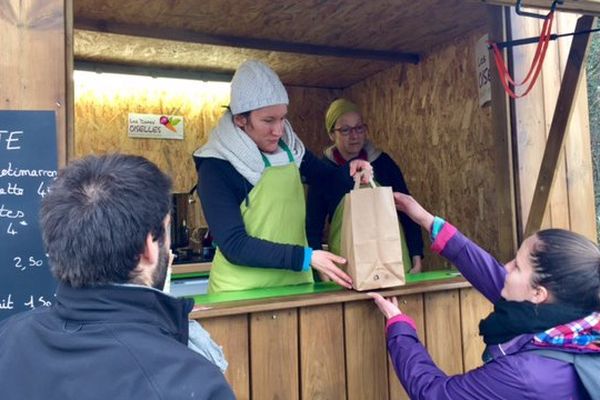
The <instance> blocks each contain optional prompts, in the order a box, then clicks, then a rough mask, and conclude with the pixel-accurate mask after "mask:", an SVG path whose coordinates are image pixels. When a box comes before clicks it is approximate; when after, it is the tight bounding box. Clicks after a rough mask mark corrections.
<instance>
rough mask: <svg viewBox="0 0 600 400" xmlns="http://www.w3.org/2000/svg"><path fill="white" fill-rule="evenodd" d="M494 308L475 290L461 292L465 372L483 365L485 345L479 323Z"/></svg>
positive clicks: (462, 290)
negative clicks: (482, 356) (482, 357)
mask: <svg viewBox="0 0 600 400" xmlns="http://www.w3.org/2000/svg"><path fill="white" fill-rule="evenodd" d="M492 310H493V306H492V303H490V302H489V301H488V300H487V299H486V298H485V297H483V296H482V295H481V294H480V293H479V292H478V291H477V290H475V289H461V290H460V312H461V314H460V316H461V331H462V348H463V362H464V369H465V371H470V370H472V369H475V368H477V367H479V366H481V365H482V364H483V362H482V360H481V355H482V354H483V350H484V348H485V344H484V343H483V340H482V338H481V336H479V321H481V320H482V319H483V318H485V317H486V316H487V315H488V314H489V313H490V312H492Z"/></svg>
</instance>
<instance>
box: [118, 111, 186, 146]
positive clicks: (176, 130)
mask: <svg viewBox="0 0 600 400" xmlns="http://www.w3.org/2000/svg"><path fill="white" fill-rule="evenodd" d="M127 136H129V137H132V138H145V139H179V140H183V117H181V116H179V115H160V114H137V113H129V124H128V127H127Z"/></svg>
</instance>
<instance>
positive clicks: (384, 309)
mask: <svg viewBox="0 0 600 400" xmlns="http://www.w3.org/2000/svg"><path fill="white" fill-rule="evenodd" d="M367 295H368V296H370V297H372V298H373V300H375V304H376V305H377V308H379V311H381V313H382V314H383V315H384V316H385V318H386V319H390V318H394V317H395V316H396V315H400V314H402V311H400V309H399V308H398V299H397V298H396V297H392V298H391V301H390V300H386V299H384V298H383V296H382V295H380V294H379V293H375V292H369V293H367Z"/></svg>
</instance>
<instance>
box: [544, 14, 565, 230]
mask: <svg viewBox="0 0 600 400" xmlns="http://www.w3.org/2000/svg"><path fill="white" fill-rule="evenodd" d="M562 18H563V15H560V16H559V19H562ZM542 23H543V22H542V21H541V20H540V21H539V22H538V25H539V27H538V29H539V32H541V28H542ZM555 31H556V30H555ZM546 59H547V60H548V61H547V62H544V65H543V68H542V76H541V77H540V83H541V84H542V87H543V90H544V94H543V96H542V99H540V100H541V102H542V103H543V106H544V119H545V128H544V129H545V139H546V140H547V139H548V133H549V132H550V125H551V124H552V116H553V114H554V108H555V107H556V99H557V97H558V91H559V89H560V80H561V70H560V68H558V66H559V65H560V60H559V52H558V45H557V42H553V45H552V46H550V45H549V46H548V51H547V53H546ZM565 167H566V160H565V155H564V153H562V154H561V156H560V158H559V160H558V163H557V171H556V173H555V174H556V175H555V181H554V184H553V187H552V191H551V193H550V198H549V199H548V204H549V207H548V212H549V214H550V221H551V222H552V226H553V227H555V228H563V229H569V227H570V225H571V224H570V221H569V213H567V212H565V210H568V209H569V197H568V194H567V181H566V176H565V172H566V171H565Z"/></svg>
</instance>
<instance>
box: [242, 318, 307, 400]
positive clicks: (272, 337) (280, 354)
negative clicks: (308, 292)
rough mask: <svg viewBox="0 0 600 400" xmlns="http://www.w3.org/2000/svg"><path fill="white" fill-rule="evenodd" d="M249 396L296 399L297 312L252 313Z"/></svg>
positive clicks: (266, 399) (297, 392)
mask: <svg viewBox="0 0 600 400" xmlns="http://www.w3.org/2000/svg"><path fill="white" fill-rule="evenodd" d="M250 366H251V367H250V368H251V371H252V376H251V391H252V399H265V400H269V399H273V400H275V399H286V400H287V399H289V400H295V399H298V398H299V371H298V368H299V362H298V312H297V310H296V309H291V310H281V311H271V312H262V313H254V314H251V317H250Z"/></svg>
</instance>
